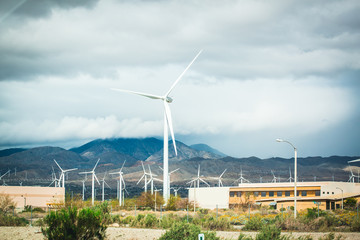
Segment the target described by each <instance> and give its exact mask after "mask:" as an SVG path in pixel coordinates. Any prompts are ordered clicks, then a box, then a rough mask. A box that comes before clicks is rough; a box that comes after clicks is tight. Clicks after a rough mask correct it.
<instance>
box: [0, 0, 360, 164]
mask: <svg viewBox="0 0 360 240" xmlns="http://www.w3.org/2000/svg"><path fill="white" fill-rule="evenodd" d="M359 12H360V2H359V1H357V0H342V1H336V0H326V1H325V0H324V1H317V0H314V1H287V0H286V1H285V0H283V1H282V0H278V1H266V0H255V1H253V0H251V1H250V0H243V1H233V0H225V1H215V0H213V1H211V0H210V1H173V0H169V1H162V0H159V1H156V0H153V1H140V0H135V1H125V0H124V1H120V0H119V1H115V0H101V1H97V0H92V1H81V0H77V1H71V0H67V1H55V0H47V1H46V0H1V1H0V149H5V148H12V147H34V146H45V145H46V146H60V147H64V148H70V147H75V146H80V145H81V144H84V143H86V142H88V141H91V140H94V139H98V138H115V137H126V138H133V137H134V138H143V137H157V138H159V139H162V135H163V114H164V113H163V112H164V109H163V105H162V103H161V101H158V100H153V99H149V98H144V97H141V96H137V95H132V94H128V93H122V92H116V91H112V90H111V89H110V88H120V89H128V90H133V91H139V92H145V93H151V94H156V95H164V94H165V93H166V92H167V91H168V90H169V88H170V86H171V85H172V84H173V83H174V82H175V80H176V79H177V78H178V77H179V75H180V74H181V73H182V72H183V71H184V69H185V68H186V67H187V66H188V64H189V63H190V62H191V60H192V59H193V58H194V57H195V55H196V54H197V53H198V52H199V51H200V50H203V51H202V53H201V54H200V56H199V57H198V58H197V59H196V61H195V62H194V63H193V64H192V65H191V67H190V69H189V70H188V71H187V72H186V73H185V75H184V76H183V77H182V79H181V80H180V81H179V83H178V84H177V85H176V87H175V88H174V90H173V91H172V92H171V97H172V98H173V99H174V101H173V102H172V103H171V104H170V105H171V111H172V118H173V127H174V132H175V138H176V139H177V140H179V141H182V142H184V143H185V144H188V145H190V144H197V143H205V144H208V145H210V146H211V147H213V148H216V149H218V150H219V151H222V152H224V153H225V154H228V155H231V156H234V157H249V156H257V157H261V158H268V157H275V156H280V157H287V158H290V157H292V156H293V154H294V151H293V149H292V147H291V146H290V145H288V144H286V143H277V142H276V141H275V139H276V138H283V139H285V140H288V141H290V142H291V143H292V144H293V145H294V146H295V147H296V148H297V149H298V156H300V157H307V156H324V157H326V156H332V155H341V156H360V124H359V122H360V121H359V120H360V95H359V90H360V79H359V77H360V44H359V43H360V14H359Z"/></svg>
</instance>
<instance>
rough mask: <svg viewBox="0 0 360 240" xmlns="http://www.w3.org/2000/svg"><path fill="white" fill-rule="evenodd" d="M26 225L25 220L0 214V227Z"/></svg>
mask: <svg viewBox="0 0 360 240" xmlns="http://www.w3.org/2000/svg"><path fill="white" fill-rule="evenodd" d="M28 223H29V221H27V220H26V219H25V218H20V217H17V216H10V215H5V214H2V213H1V214H0V226H8V227H10V226H26V225H27V224H28Z"/></svg>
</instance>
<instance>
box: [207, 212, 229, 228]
mask: <svg viewBox="0 0 360 240" xmlns="http://www.w3.org/2000/svg"><path fill="white" fill-rule="evenodd" d="M201 226H202V227H203V228H205V229H207V230H217V231H224V230H229V229H231V225H230V221H229V220H228V219H227V218H215V217H214V216H211V215H206V216H205V217H204V218H202V219H201Z"/></svg>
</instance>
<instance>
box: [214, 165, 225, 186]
mask: <svg viewBox="0 0 360 240" xmlns="http://www.w3.org/2000/svg"><path fill="white" fill-rule="evenodd" d="M226 170H227V169H225V170H224V171H223V172H222V173H221V174H220V176H219V177H214V178H212V179H216V180H218V187H223V186H224V185H223V183H222V181H221V178H222V176H223V175H224V173H225V172H226Z"/></svg>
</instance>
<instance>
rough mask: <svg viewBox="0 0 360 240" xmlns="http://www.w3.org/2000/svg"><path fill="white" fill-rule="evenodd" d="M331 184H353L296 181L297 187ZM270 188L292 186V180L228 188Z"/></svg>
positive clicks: (243, 184) (244, 184)
mask: <svg viewBox="0 0 360 240" xmlns="http://www.w3.org/2000/svg"><path fill="white" fill-rule="evenodd" d="M333 184H354V183H349V182H332V181H327V182H297V183H296V186H297V187H321V186H325V185H333ZM267 187H268V188H271V187H294V182H276V183H242V184H241V183H240V184H239V185H238V186H231V187H230V188H267Z"/></svg>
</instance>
